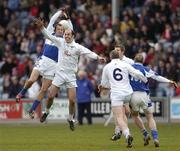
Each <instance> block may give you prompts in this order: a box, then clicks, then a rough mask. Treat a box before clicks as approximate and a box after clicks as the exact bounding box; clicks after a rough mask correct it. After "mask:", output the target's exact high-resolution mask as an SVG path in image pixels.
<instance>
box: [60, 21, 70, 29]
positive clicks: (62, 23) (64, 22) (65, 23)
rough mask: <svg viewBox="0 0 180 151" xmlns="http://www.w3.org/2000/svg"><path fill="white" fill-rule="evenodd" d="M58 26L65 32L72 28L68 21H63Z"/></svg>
mask: <svg viewBox="0 0 180 151" xmlns="http://www.w3.org/2000/svg"><path fill="white" fill-rule="evenodd" d="M58 24H61V25H62V26H63V28H64V29H65V30H66V29H68V28H70V26H69V23H68V21H67V20H61V21H60V22H59V23H58Z"/></svg>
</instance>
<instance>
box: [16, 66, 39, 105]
mask: <svg viewBox="0 0 180 151" xmlns="http://www.w3.org/2000/svg"><path fill="white" fill-rule="evenodd" d="M39 75H40V73H39V71H37V70H36V69H33V70H32V72H31V76H30V78H29V79H28V80H27V81H26V82H25V84H24V87H23V89H22V90H21V91H20V92H19V93H18V94H17V96H16V102H17V103H18V102H19V101H20V100H21V98H22V97H23V96H24V95H25V93H26V92H27V90H28V89H29V88H30V87H31V86H32V84H33V83H34V82H35V81H37V79H38V77H39Z"/></svg>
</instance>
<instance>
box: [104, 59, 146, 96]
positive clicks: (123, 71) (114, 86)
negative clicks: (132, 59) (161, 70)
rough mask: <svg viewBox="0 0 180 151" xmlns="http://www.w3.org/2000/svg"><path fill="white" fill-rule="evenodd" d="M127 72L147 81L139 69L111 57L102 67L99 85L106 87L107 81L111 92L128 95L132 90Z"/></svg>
mask: <svg viewBox="0 0 180 151" xmlns="http://www.w3.org/2000/svg"><path fill="white" fill-rule="evenodd" d="M129 74H130V75H132V76H133V77H136V78H138V79H141V80H142V81H144V82H147V79H146V77H144V75H143V74H142V73H141V72H140V71H138V70H136V69H134V68H133V67H132V66H131V65H129V64H127V63H125V62H123V61H122V60H120V59H113V60H112V61H111V62H110V63H108V64H107V65H106V66H105V67H104V69H103V74H102V81H101V85H102V86H103V87H106V86H107V83H109V85H110V91H111V93H118V94H119V95H122V96H126V95H130V94H132V93H133V90H132V88H131V85H130V82H129Z"/></svg>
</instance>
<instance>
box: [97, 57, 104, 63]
mask: <svg viewBox="0 0 180 151" xmlns="http://www.w3.org/2000/svg"><path fill="white" fill-rule="evenodd" d="M98 61H99V63H105V62H106V58H104V57H101V56H98Z"/></svg>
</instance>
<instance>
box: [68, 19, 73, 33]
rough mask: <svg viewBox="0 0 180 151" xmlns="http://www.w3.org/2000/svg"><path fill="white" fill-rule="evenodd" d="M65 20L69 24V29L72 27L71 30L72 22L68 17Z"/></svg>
mask: <svg viewBox="0 0 180 151" xmlns="http://www.w3.org/2000/svg"><path fill="white" fill-rule="evenodd" d="M67 21H68V24H69V27H70V29H72V30H73V24H72V22H71V20H70V19H68V20H67Z"/></svg>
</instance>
